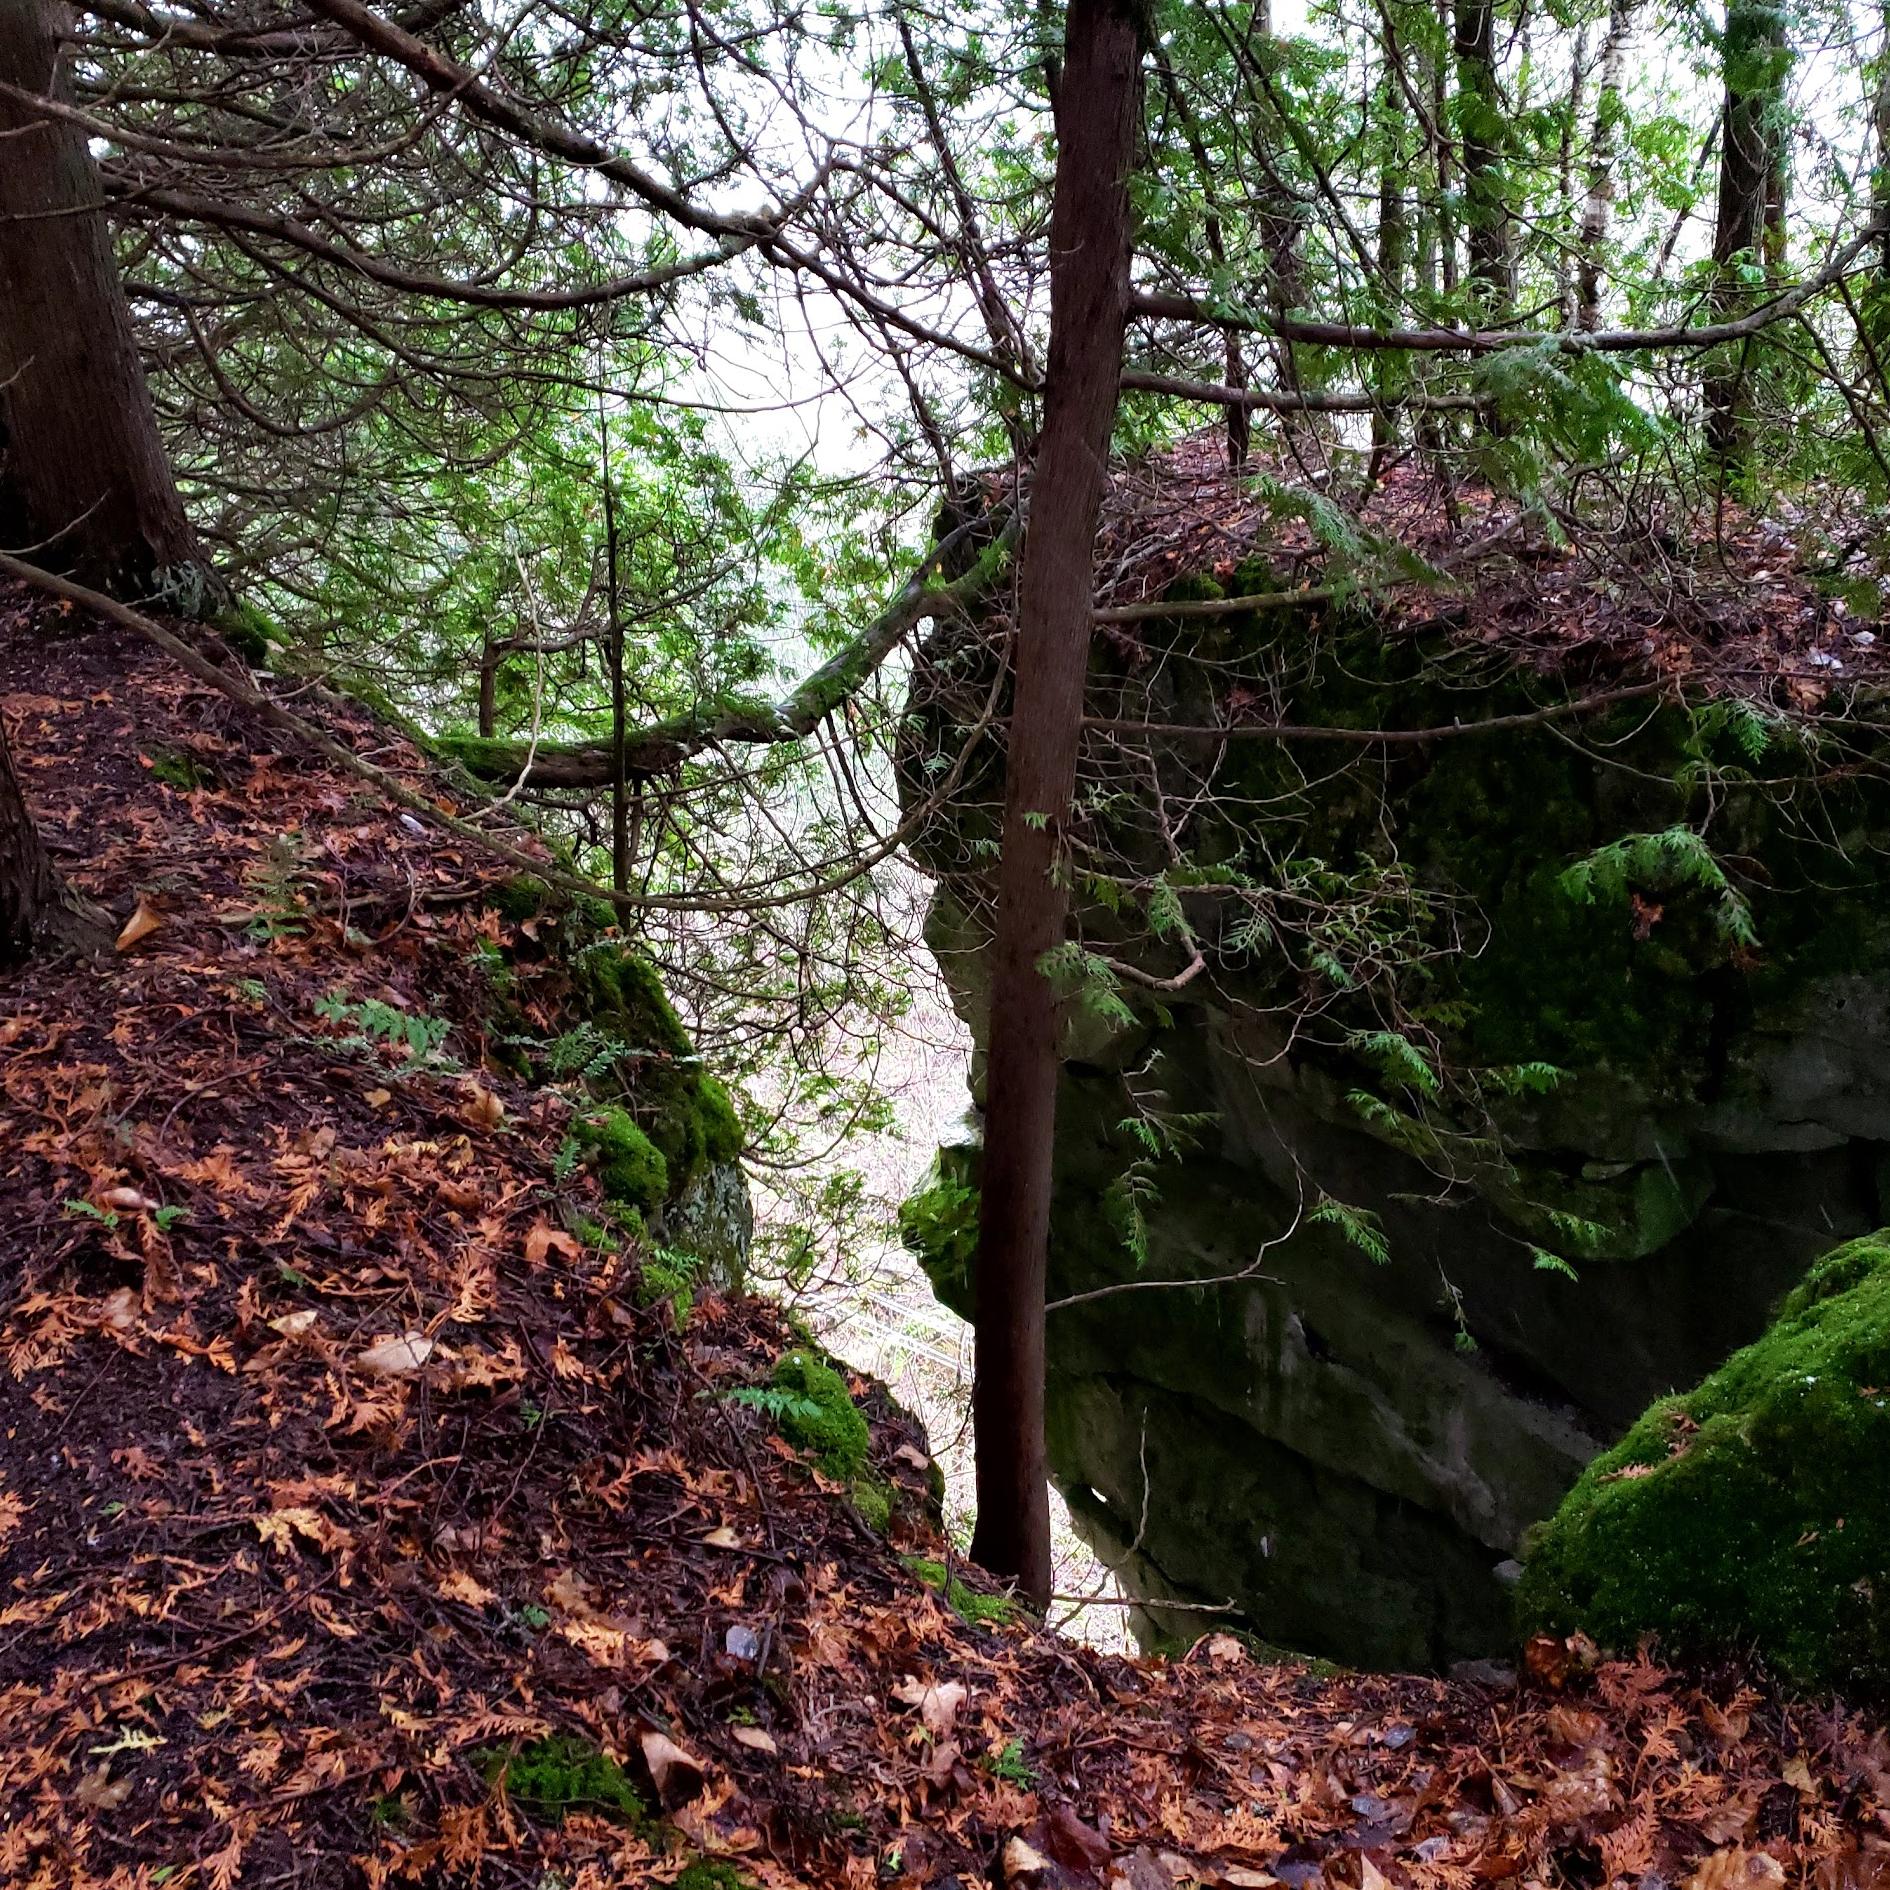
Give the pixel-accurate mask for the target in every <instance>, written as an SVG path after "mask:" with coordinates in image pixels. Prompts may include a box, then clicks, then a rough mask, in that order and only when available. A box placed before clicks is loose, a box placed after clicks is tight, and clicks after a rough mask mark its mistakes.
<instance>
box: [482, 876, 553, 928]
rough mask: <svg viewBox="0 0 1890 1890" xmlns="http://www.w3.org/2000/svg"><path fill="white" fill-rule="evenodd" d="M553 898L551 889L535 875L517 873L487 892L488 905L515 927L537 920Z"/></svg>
mask: <svg viewBox="0 0 1890 1890" xmlns="http://www.w3.org/2000/svg"><path fill="white" fill-rule="evenodd" d="M550 898H551V888H550V887H549V886H548V885H546V884H545V882H544V881H543V880H542V879H540V878H539V877H538V876H537V874H535V873H515V874H513V876H512V877H511V878H510V879H502V880H500V881H499V883H498V884H497V885H496V886H492V887H489V888H488V889H487V891H486V903H487V905H489V906H491V907H492V908H493V909H494V910H495V911H496V912H497V913H498V914H499V915H500V916H501V917H502V918H506V919H510V920H511V921H512V923H513V924H514V925H520V924H523V923H524V922H525V921H526V920H527V919H535V918H537V917H538V915H539V914H540V913H541V912H543V911H544V909H545V904H546V901H548V900H549V899H550Z"/></svg>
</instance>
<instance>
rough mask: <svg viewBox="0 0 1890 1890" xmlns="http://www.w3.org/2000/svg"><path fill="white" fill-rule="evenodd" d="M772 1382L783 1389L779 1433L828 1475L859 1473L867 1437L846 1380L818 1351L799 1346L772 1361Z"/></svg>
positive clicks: (848, 1476) (843, 1476)
mask: <svg viewBox="0 0 1890 1890" xmlns="http://www.w3.org/2000/svg"><path fill="white" fill-rule="evenodd" d="M773 1383H774V1389H775V1390H776V1391H777V1392H782V1393H785V1394H786V1395H785V1396H784V1397H783V1398H782V1399H781V1401H780V1406H779V1409H780V1425H781V1435H782V1436H783V1437H785V1438H786V1439H787V1440H788V1442H789V1443H790V1444H793V1445H794V1446H795V1447H796V1448H797V1449H800V1450H804V1451H806V1452H807V1453H808V1454H809V1455H810V1456H811V1457H812V1458H813V1459H814V1461H815V1462H816V1463H818V1464H819V1465H820V1467H821V1469H822V1470H823V1471H825V1472H826V1474H827V1475H828V1476H830V1477H833V1478H835V1479H837V1480H838V1481H840V1482H843V1483H846V1482H851V1481H852V1480H853V1479H854V1478H855V1477H857V1476H859V1474H860V1473H861V1472H862V1471H863V1470H864V1469H865V1468H866V1452H867V1447H868V1445H869V1444H870V1443H871V1441H872V1437H871V1433H870V1432H869V1431H868V1429H867V1425H866V1419H865V1418H864V1417H862V1416H861V1414H860V1409H859V1406H858V1405H856V1404H855V1403H854V1402H853V1398H852V1395H851V1394H850V1393H849V1392H848V1390H847V1381H846V1380H845V1379H844V1378H842V1377H841V1376H840V1374H839V1373H838V1372H837V1371H835V1370H834V1368H833V1367H832V1366H831V1365H830V1364H828V1363H827V1361H826V1360H825V1359H823V1358H821V1357H820V1356H818V1354H816V1353H813V1352H809V1351H804V1350H803V1351H797V1352H785V1353H783V1354H782V1356H781V1357H780V1358H779V1359H777V1360H776V1361H775V1367H774V1380H773Z"/></svg>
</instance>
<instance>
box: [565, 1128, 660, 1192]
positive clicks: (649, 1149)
mask: <svg viewBox="0 0 1890 1890" xmlns="http://www.w3.org/2000/svg"><path fill="white" fill-rule="evenodd" d="M571 1132H572V1134H573V1135H574V1136H575V1137H576V1138H577V1140H578V1141H579V1143H580V1144H582V1146H583V1147H584V1148H586V1149H587V1150H589V1151H590V1154H591V1157H592V1160H593V1161H594V1163H595V1164H596V1168H597V1176H598V1179H599V1180H600V1181H601V1182H602V1183H603V1187H604V1192H605V1193H606V1194H607V1195H609V1196H610V1198H611V1199H612V1200H613V1201H618V1202H621V1203H622V1204H623V1205H624V1206H626V1207H630V1208H634V1209H637V1210H638V1211H639V1212H641V1211H643V1210H646V1209H655V1208H659V1207H661V1206H662V1205H663V1203H664V1201H665V1200H667V1199H668V1196H669V1164H668V1162H667V1161H665V1160H664V1158H663V1153H662V1151H661V1150H660V1149H659V1148H657V1146H656V1145H655V1143H653V1142H652V1141H651V1140H650V1138H649V1137H648V1136H647V1135H645V1134H644V1133H643V1131H642V1130H641V1129H640V1128H638V1127H637V1125H636V1123H635V1122H634V1121H632V1120H631V1118H630V1115H629V1112H628V1111H627V1110H624V1109H621V1108H619V1107H617V1106H616V1105H615V1104H607V1105H606V1106H605V1107H603V1108H602V1109H594V1110H592V1111H590V1112H589V1113H588V1114H586V1115H582V1116H579V1117H578V1118H577V1120H576V1121H575V1122H574V1123H573V1124H572V1125H571Z"/></svg>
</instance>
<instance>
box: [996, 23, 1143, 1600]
mask: <svg viewBox="0 0 1890 1890" xmlns="http://www.w3.org/2000/svg"><path fill="white" fill-rule="evenodd" d="M1143 36H1144V19H1143V16H1142V14H1141V13H1140V11H1139V10H1138V9H1137V8H1135V7H1134V6H1133V4H1132V3H1131V0H1070V6H1069V11H1068V14H1067V16H1066V19H1065V25H1064V63H1063V75H1062V79H1063V82H1062V85H1061V87H1060V88H1059V98H1060V105H1059V110H1058V115H1057V136H1058V147H1059V148H1058V155H1057V174H1056V190H1055V195H1054V198H1053V201H1052V205H1051V214H1050V344H1049V357H1048V363H1047V370H1046V376H1045V386H1044V423H1043V432H1042V435H1041V438H1040V440H1039V443H1038V449H1037V459H1036V467H1035V472H1034V476H1033V479H1032V484H1031V495H1030V519H1029V524H1028V526H1027V528H1026V531H1025V537H1024V554H1023V568H1022V572H1021V575H1020V579H1019V607H1018V626H1017V660H1016V692H1015V697H1014V701H1013V706H1012V713H1011V737H1010V754H1009V762H1008V768H1007V776H1006V785H1005V806H1004V846H1003V857H1002V859H1001V861H1000V864H999V868H998V920H997V940H996V947H995V951H994V955H993V967H992V986H991V1023H990V1051H989V1062H988V1066H987V1087H986V1101H985V1153H984V1176H983V1190H982V1196H983V1198H982V1204H981V1208H980V1214H979V1226H978V1259H977V1267H976V1275H975V1282H974V1285H975V1293H976V1300H977V1305H976V1309H975V1312H976V1317H975V1329H976V1337H977V1373H976V1379H975V1382H974V1385H973V1388H972V1415H973V1419H974V1423H975V1427H976V1438H977V1485H978V1524H977V1531H976V1534H975V1536H974V1537H973V1540H972V1545H971V1550H972V1554H973V1556H974V1557H975V1558H976V1559H977V1560H978V1561H980V1562H982V1563H983V1564H984V1565H985V1567H987V1568H989V1569H990V1570H992V1571H993V1572H994V1573H996V1574H999V1575H1004V1576H1009V1577H1011V1578H1013V1579H1015V1580H1016V1582H1017V1583H1018V1585H1019V1587H1020V1588H1021V1589H1022V1591H1023V1592H1024V1594H1025V1595H1027V1596H1028V1597H1029V1598H1030V1599H1031V1600H1033V1601H1034V1602H1036V1603H1037V1604H1038V1605H1040V1606H1041V1605H1042V1604H1043V1603H1044V1602H1046V1601H1047V1600H1048V1598H1049V1594H1050V1515H1049V1492H1048V1488H1047V1482H1048V1471H1047V1466H1046V1462H1045V1454H1044V1383H1043V1374H1044V1283H1045V1276H1046V1271H1047V1264H1048V1261H1047V1256H1048V1243H1049V1231H1050V1184H1051V1156H1052V1146H1053V1136H1054V1131H1055V1127H1056V1090H1057V1073H1058V1058H1057V1022H1058V1005H1057V997H1056V993H1055V991H1054V989H1053V988H1052V986H1051V984H1050V981H1049V979H1048V978H1047V977H1046V976H1045V975H1044V971H1043V969H1042V962H1041V961H1042V959H1043V957H1044V954H1045V953H1046V952H1049V951H1051V950H1052V949H1053V948H1054V947H1055V946H1057V945H1059V944H1060V943H1062V940H1063V934H1064V925H1065V922H1066V920H1067V918H1068V912H1069V883H1068V878H1067V870H1068V869H1067V861H1066V858H1065V855H1064V837H1065V833H1066V830H1067V827H1068V824H1069V818H1070V808H1071V799H1072V795H1073V792H1074V788H1075V780H1076V759H1077V749H1078V744H1079V740H1080V738H1081V734H1082V720H1083V687H1084V679H1085V676H1086V673H1087V670H1088V662H1089V640H1090V597H1091V586H1092V582H1093V567H1094V559H1095V542H1096V526H1097V521H1098V518H1099V516H1100V513H1101V509H1102V497H1103V486H1104V479H1105V476H1106V470H1107V462H1108V455H1109V441H1110V435H1111V432H1112V431H1113V428H1114V425H1115V415H1116V398H1117V383H1118V378H1119V376H1120V374H1121V371H1122V346H1123V336H1124V332H1125V329H1126V326H1127V312H1128V287H1129V253H1130V230H1129V173H1130V169H1131V166H1132V164H1133V161H1134V151H1135V137H1136V131H1137V126H1138V123H1139V120H1140V117H1141V106H1142V48H1143Z"/></svg>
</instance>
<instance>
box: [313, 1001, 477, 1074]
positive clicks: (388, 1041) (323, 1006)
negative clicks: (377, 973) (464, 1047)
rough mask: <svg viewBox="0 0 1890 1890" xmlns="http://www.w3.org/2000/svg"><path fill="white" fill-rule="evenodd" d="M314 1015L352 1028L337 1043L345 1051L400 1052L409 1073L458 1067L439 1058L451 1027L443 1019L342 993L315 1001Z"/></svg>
mask: <svg viewBox="0 0 1890 1890" xmlns="http://www.w3.org/2000/svg"><path fill="white" fill-rule="evenodd" d="M315 1015H316V1016H317V1017H319V1018H321V1019H322V1020H323V1021H324V1022H325V1023H330V1024H339V1025H347V1026H352V1028H351V1030H350V1033H349V1034H348V1035H347V1036H344V1037H343V1038H342V1039H341V1045H342V1047H343V1048H344V1049H349V1050H379V1049H393V1050H402V1051H404V1052H405V1053H406V1059H407V1063H406V1067H407V1068H408V1069H409V1070H410V1071H411V1070H441V1069H446V1070H452V1069H457V1068H458V1067H459V1066H458V1064H457V1063H455V1062H454V1061H453V1059H452V1058H451V1057H448V1056H443V1055H442V1054H441V1049H440V1046H441V1045H442V1044H444V1043H445V1041H446V1036H447V1032H448V1031H449V1030H451V1029H452V1026H451V1025H450V1024H449V1023H448V1022H447V1021H446V1019H445V1018H443V1017H432V1016H429V1015H428V1014H427V1013H426V1012H425V1011H404V1010H402V1009H401V1008H400V1007H399V1006H398V1005H395V1004H388V1003H385V1002H384V1001H383V1000H382V999H380V998H351V997H349V996H348V994H347V993H346V992H345V991H330V992H329V993H328V995H327V996H326V997H322V998H317V999H316V1001H315Z"/></svg>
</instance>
